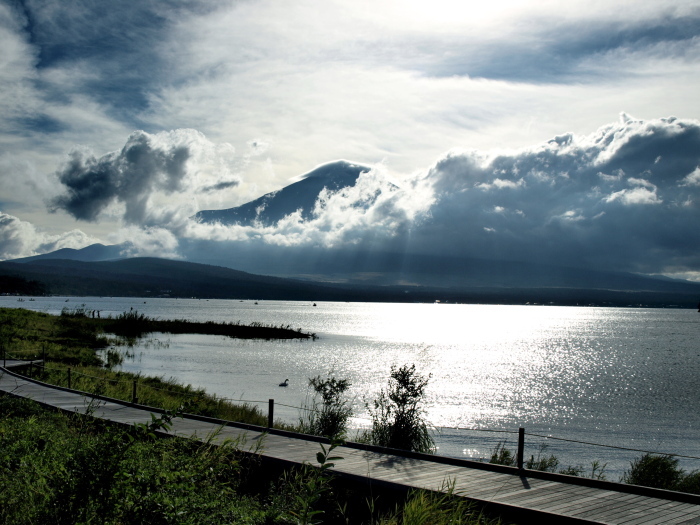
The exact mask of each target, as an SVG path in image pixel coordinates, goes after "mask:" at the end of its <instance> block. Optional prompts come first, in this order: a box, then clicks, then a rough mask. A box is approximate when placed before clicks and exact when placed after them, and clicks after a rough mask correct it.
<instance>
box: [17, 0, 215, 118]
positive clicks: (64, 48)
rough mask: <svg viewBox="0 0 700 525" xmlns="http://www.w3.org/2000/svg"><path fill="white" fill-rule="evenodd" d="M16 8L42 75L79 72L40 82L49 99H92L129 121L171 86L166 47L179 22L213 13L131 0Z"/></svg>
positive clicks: (191, 5) (195, 5)
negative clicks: (161, 88)
mask: <svg viewBox="0 0 700 525" xmlns="http://www.w3.org/2000/svg"><path fill="white" fill-rule="evenodd" d="M14 6H15V13H16V15H17V17H18V19H20V20H22V22H23V26H24V32H25V34H26V36H27V41H28V42H29V43H30V44H31V45H32V46H33V48H34V49H35V54H36V60H35V67H36V70H37V72H38V73H41V72H42V71H52V70H64V71H72V72H73V74H72V75H71V79H70V82H62V83H61V85H60V86H58V85H54V84H53V82H52V81H51V80H50V79H46V78H44V77H41V76H39V77H37V78H36V79H35V83H36V84H37V86H36V87H38V88H39V89H40V90H41V92H42V93H43V96H44V97H45V99H46V100H48V101H53V102H59V103H66V102H68V101H69V100H70V96H71V95H74V94H77V93H89V94H90V97H91V98H93V99H94V100H96V101H98V102H99V103H101V104H103V105H105V106H108V107H110V108H111V113H112V115H113V116H114V117H115V118H121V119H124V120H132V119H135V118H136V116H137V115H138V113H139V112H140V111H142V110H144V109H145V108H146V107H147V105H148V93H149V91H150V90H152V89H153V88H154V87H157V86H159V85H162V84H163V82H165V81H166V78H167V77H168V75H169V72H170V71H171V69H172V68H169V67H168V66H167V65H166V64H167V62H166V61H167V58H166V57H163V56H162V46H161V44H162V41H163V39H164V38H166V36H167V32H168V30H169V28H170V27H171V25H172V24H173V22H174V21H177V20H178V19H179V17H180V16H183V15H185V14H186V13H188V12H191V11H195V12H203V11H204V10H206V9H207V7H206V4H204V5H202V4H201V3H200V2H169V1H163V2H131V1H125V0H117V1H116V2H109V4H104V3H100V2H93V1H89V0H78V1H71V2H62V1H56V0H53V1H52V0H24V1H18V2H16V3H15V4H14ZM212 7H213V3H212ZM76 73H77V74H76Z"/></svg>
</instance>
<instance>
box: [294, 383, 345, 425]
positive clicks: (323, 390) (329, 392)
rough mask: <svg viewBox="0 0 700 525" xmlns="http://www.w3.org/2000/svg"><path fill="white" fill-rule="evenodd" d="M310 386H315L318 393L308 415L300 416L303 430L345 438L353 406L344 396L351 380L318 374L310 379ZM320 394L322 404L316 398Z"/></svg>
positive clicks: (314, 388)
mask: <svg viewBox="0 0 700 525" xmlns="http://www.w3.org/2000/svg"><path fill="white" fill-rule="evenodd" d="M309 386H310V387H312V388H313V390H314V392H315V394H316V395H315V396H314V400H313V402H312V406H311V409H310V410H309V411H308V413H307V415H306V416H304V417H302V418H300V421H299V427H300V429H301V431H302V432H304V433H307V434H313V435H316V436H325V437H328V438H333V437H338V438H344V437H345V435H346V434H347V427H348V419H350V416H351V415H352V408H351V407H350V406H349V405H348V401H347V399H345V397H344V394H345V392H346V391H347V390H348V388H350V381H348V380H347V379H336V378H335V377H328V378H326V379H323V378H322V377H321V376H316V377H313V378H311V379H309ZM319 395H320V396H321V403H320V404H319V403H318V401H317V399H316V396H319Z"/></svg>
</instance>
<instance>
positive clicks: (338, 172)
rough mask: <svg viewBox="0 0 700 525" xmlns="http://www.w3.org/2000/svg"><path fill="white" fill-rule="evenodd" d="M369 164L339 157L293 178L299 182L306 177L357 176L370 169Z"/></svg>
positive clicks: (332, 177) (333, 177)
mask: <svg viewBox="0 0 700 525" xmlns="http://www.w3.org/2000/svg"><path fill="white" fill-rule="evenodd" d="M370 169H371V168H370V167H369V166H364V165H362V164H359V163H356V162H350V161H348V160H344V159H338V160H334V161H331V162H326V163H324V164H319V165H318V166H316V167H315V168H314V169H312V170H311V171H309V172H307V173H304V174H303V175H299V176H298V177H295V178H294V179H292V181H293V182H299V181H302V180H306V179H335V178H345V177H353V176H354V177H355V178H357V176H358V175H359V174H360V173H364V172H367V171H369V170H370Z"/></svg>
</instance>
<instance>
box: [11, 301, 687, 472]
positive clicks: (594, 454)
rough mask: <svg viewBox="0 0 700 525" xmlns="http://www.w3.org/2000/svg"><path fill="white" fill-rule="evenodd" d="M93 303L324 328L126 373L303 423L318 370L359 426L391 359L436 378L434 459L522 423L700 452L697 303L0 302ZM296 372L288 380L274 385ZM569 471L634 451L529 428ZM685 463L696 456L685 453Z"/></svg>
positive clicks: (183, 348) (184, 346) (475, 454)
mask: <svg viewBox="0 0 700 525" xmlns="http://www.w3.org/2000/svg"><path fill="white" fill-rule="evenodd" d="M82 304H85V306H86V307H87V308H89V309H94V310H99V311H100V314H101V316H102V317H104V316H107V315H118V314H120V313H122V312H124V311H128V310H129V309H131V308H134V309H135V310H138V311H139V312H140V313H144V314H146V315H148V316H150V317H157V318H161V319H189V320H200V321H206V320H211V321H241V322H243V323H250V322H261V323H265V324H273V325H291V327H293V328H301V329H302V330H304V331H307V332H314V333H316V334H317V335H318V338H317V339H316V340H314V341H245V340H236V339H230V338H226V337H217V336H195V335H177V336H175V335H169V334H153V335H152V336H151V337H149V338H147V339H145V340H144V341H142V343H141V344H140V345H139V346H138V347H136V348H135V349H134V359H133V360H126V361H125V362H124V364H123V365H122V368H123V369H124V370H127V371H134V372H135V371H140V372H142V373H143V374H146V375H158V376H165V377H174V378H176V379H177V380H179V381H180V382H183V383H186V384H187V383H189V384H192V385H193V386H197V387H204V388H205V389H206V390H207V391H208V392H210V393H215V394H217V395H218V396H220V397H225V398H229V399H233V400H249V401H255V402H260V404H261V408H262V409H263V410H264V411H266V410H267V400H268V399H270V398H272V399H274V400H275V403H276V405H275V406H276V409H275V415H276V417H279V418H282V419H285V420H287V421H290V422H295V421H296V420H297V419H298V417H299V414H300V410H299V409H298V408H294V407H301V406H304V405H305V404H308V401H309V397H308V396H309V390H308V379H309V378H310V377H314V376H316V375H319V374H320V375H326V374H328V373H333V374H334V375H335V376H336V377H338V378H346V379H349V380H350V382H351V383H352V387H351V392H350V397H351V399H352V400H353V404H354V408H355V415H356V418H354V419H353V426H354V427H358V428H359V427H362V426H363V425H364V426H366V425H367V424H369V420H368V419H367V418H368V413H367V410H366V408H365V402H371V401H372V400H373V399H374V398H375V397H376V395H377V394H378V392H379V390H380V389H381V388H386V384H387V380H388V377H389V373H390V370H391V367H392V366H401V365H404V364H415V365H416V367H417V369H418V371H419V372H420V373H421V374H424V375H430V382H429V385H428V389H427V391H428V396H427V402H426V417H427V419H428V420H429V421H430V423H431V424H432V425H433V426H434V427H435V431H436V434H435V438H436V442H437V445H438V447H439V449H438V453H440V454H444V455H449V456H453V457H464V458H485V457H488V456H489V455H490V452H491V450H492V449H493V447H494V446H495V445H496V444H497V443H498V442H499V441H501V440H504V439H505V440H507V442H508V444H509V446H510V447H511V448H513V449H515V446H516V445H515V443H516V435H515V434H513V433H503V432H486V431H485V430H494V431H509V432H516V431H517V429H518V427H520V426H522V427H524V428H525V430H526V432H527V433H528V434H538V435H541V436H552V437H555V438H563V439H567V440H573V441H583V442H590V443H598V444H603V445H614V446H618V447H625V448H632V449H642V450H651V451H659V452H668V453H674V454H682V455H687V456H696V457H700V439H699V438H700V413H699V412H698V410H697V407H698V406H700V389H698V377H700V344H698V336H699V335H700V313H698V312H696V311H694V310H684V309H644V308H597V307H556V306H507V305H457V304H387V303H323V302H319V303H317V306H313V304H312V303H307V302H293V301H288V302H282V301H279V302H276V301H260V302H257V303H256V302H254V301H237V300H208V301H207V300H197V299H152V298H148V299H138V298H93V297H86V298H73V297H71V298H58V297H52V298H36V299H35V300H34V301H29V300H26V299H25V301H24V302H19V301H18V300H17V298H13V297H2V298H0V306H7V307H23V308H29V309H33V310H38V311H43V312H48V313H52V314H58V313H60V311H61V309H62V308H64V307H69V308H75V307H77V306H80V305H82ZM286 378H289V386H288V387H287V388H280V387H279V386H278V383H280V382H281V381H283V380H284V379H286ZM542 444H545V445H546V447H547V448H546V449H545V450H544V453H545V454H555V455H556V456H557V457H559V459H560V460H561V464H562V465H563V466H566V465H579V464H580V465H583V466H588V465H590V463H591V461H593V460H600V461H601V462H602V463H607V467H606V472H607V473H608V479H611V480H613V481H617V480H618V479H619V477H620V475H621V474H622V472H623V471H624V470H625V469H626V468H628V467H629V461H630V460H631V459H632V458H634V457H638V456H639V455H640V453H639V452H631V451H622V450H616V449H611V448H603V447H596V446H590V445H582V444H577V443H573V442H570V441H561V440H554V439H546V438H544V437H542V438H540V437H534V436H531V435H528V436H527V438H526V445H527V448H526V454H527V455H528V456H529V455H530V454H534V455H537V454H538V452H539V450H540V446H541V445H542ZM681 464H682V466H683V467H684V468H686V469H688V470H693V469H698V468H700V461H699V460H694V459H682V462H681Z"/></svg>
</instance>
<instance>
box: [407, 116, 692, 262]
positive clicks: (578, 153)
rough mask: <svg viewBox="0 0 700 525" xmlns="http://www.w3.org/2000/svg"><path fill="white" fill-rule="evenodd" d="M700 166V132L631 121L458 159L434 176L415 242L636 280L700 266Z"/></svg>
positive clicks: (682, 125) (688, 124) (677, 124)
mask: <svg viewBox="0 0 700 525" xmlns="http://www.w3.org/2000/svg"><path fill="white" fill-rule="evenodd" d="M699 161H700V123H699V122H697V121H694V120H681V119H676V118H667V119H656V120H650V121H644V120H638V119H634V118H632V117H630V116H629V115H623V116H622V117H621V119H620V121H619V122H617V123H614V124H610V125H607V126H604V127H602V128H600V129H599V130H597V131H596V132H594V133H592V134H590V135H586V136H574V135H564V136H560V137H556V138H554V139H552V140H550V141H547V142H546V143H544V144H540V145H537V146H533V147H530V148H523V149H521V150H517V151H511V152H505V153H503V152H493V153H491V154H485V153H484V152H477V151H452V152H450V153H449V154H447V155H446V156H445V157H443V158H442V159H440V160H439V161H438V162H437V163H436V164H435V165H434V166H433V167H432V168H431V169H430V170H429V172H428V180H430V181H431V185H432V188H433V189H434V191H435V194H436V203H435V205H434V206H432V208H431V210H430V215H431V220H430V221H429V223H428V224H426V226H425V227H424V228H421V229H419V230H418V231H417V232H415V233H414V236H413V243H414V245H415V246H420V247H421V249H423V250H425V249H426V247H430V249H431V250H433V251H436V252H437V251H442V250H449V252H451V253H458V254H460V255H464V256H476V257H485V258H490V257H496V258H505V259H509V260H523V261H524V260H530V261H532V260H535V261H539V262H556V263H563V264H568V265H572V266H580V265H593V266H595V267H599V268H600V267H605V268H609V269H625V270H632V271H650V270H651V269H653V268H659V267H671V266H673V265H674V264H676V263H680V261H683V262H682V263H680V264H689V265H700V254H698V253H697V246H699V245H700V233H699V232H698V229H697V227H696V225H697V224H698V223H700V222H699V220H700V207H699V206H698V205H697V204H696V203H697V202H698V197H699V195H698V193H700V190H699V186H700V185H698V184H697V183H696V182H697V181H699V180H700V177H698V175H697V173H698V169H697V166H698V162H699ZM510 209H517V210H518V211H519V213H518V214H510V213H506V211H507V210H510ZM440 239H445V241H441V240H440ZM447 239H449V241H447Z"/></svg>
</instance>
